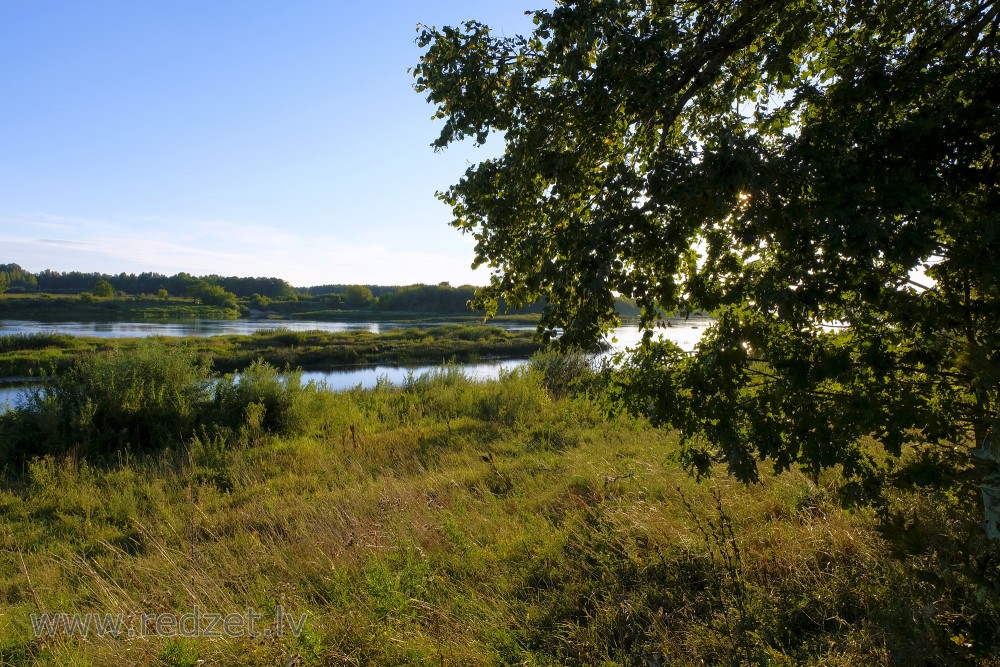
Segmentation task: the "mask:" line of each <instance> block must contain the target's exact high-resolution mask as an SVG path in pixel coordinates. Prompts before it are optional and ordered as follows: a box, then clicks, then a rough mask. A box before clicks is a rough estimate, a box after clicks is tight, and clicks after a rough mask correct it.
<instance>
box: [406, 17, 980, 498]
mask: <svg viewBox="0 0 1000 667" xmlns="http://www.w3.org/2000/svg"><path fill="white" fill-rule="evenodd" d="M533 17H534V23H535V29H534V32H533V33H532V34H531V35H528V36H515V37H506V36H497V35H494V34H493V33H492V32H491V31H490V29H489V27H488V26H486V25H483V24H480V23H477V22H467V23H465V24H463V25H461V26H460V27H457V28H447V27H446V28H443V29H435V28H421V32H420V34H419V38H418V43H419V44H420V45H421V46H422V47H424V49H425V51H424V53H423V55H422V57H421V59H420V62H419V64H418V65H417V66H416V67H415V68H414V75H415V76H416V77H417V79H416V89H417V90H418V91H421V92H425V93H427V94H428V100H429V101H430V102H432V103H433V104H435V105H436V114H435V115H436V117H437V118H439V119H443V121H444V123H443V129H442V131H441V134H440V137H439V138H438V139H437V141H436V142H435V144H434V146H435V147H436V148H444V147H446V146H448V145H449V144H451V143H452V142H455V141H459V140H463V139H465V138H473V139H474V140H475V141H477V142H479V143H482V142H484V141H487V140H488V139H489V137H490V136H491V135H492V134H494V133H496V134H497V135H499V136H500V137H501V139H500V140H505V151H504V153H503V155H502V156H501V157H499V158H496V159H489V160H484V161H483V162H481V163H479V164H477V165H474V166H472V167H470V168H469V169H468V170H467V172H466V173H465V175H464V177H463V178H462V179H461V181H460V182H459V183H457V184H456V185H454V186H453V187H451V188H450V189H449V190H448V191H446V192H443V193H440V194H439V196H440V197H441V198H442V199H443V200H444V201H446V202H447V203H448V204H450V205H451V207H452V209H453V212H454V222H453V224H454V225H455V226H456V227H457V228H459V229H460V230H462V231H463V232H466V233H469V234H472V235H473V237H474V238H475V240H476V263H477V264H485V265H487V266H488V267H490V268H491V269H492V278H491V283H490V285H489V286H488V287H487V288H485V289H484V290H483V291H482V292H481V294H480V296H479V299H480V301H481V304H480V305H485V306H489V305H490V304H495V303H496V300H497V299H499V298H503V299H505V300H506V301H507V302H508V303H511V304H514V305H518V304H520V303H522V302H528V301H534V300H538V299H544V302H545V303H546V307H545V311H544V314H543V318H542V323H541V330H542V332H543V333H544V334H549V335H551V334H552V333H553V332H555V331H556V330H557V329H561V330H562V331H563V334H562V337H561V339H560V340H561V342H562V343H563V344H582V343H587V342H590V341H591V340H593V339H595V338H596V337H597V336H598V335H599V334H600V333H601V332H602V331H605V330H606V329H607V328H608V327H610V326H612V325H614V324H615V323H616V321H617V316H616V313H615V311H614V297H615V295H616V294H622V295H624V296H626V297H630V298H634V299H636V300H637V301H638V303H639V305H640V306H641V307H642V314H643V322H644V324H645V325H646V326H647V327H648V328H650V329H652V328H654V327H655V325H656V323H657V321H658V319H659V318H660V317H661V315H662V314H663V313H669V312H675V311H684V310H690V309H695V308H699V309H707V310H710V311H713V312H715V313H717V324H716V326H715V328H714V331H713V332H712V333H711V334H710V335H708V336H706V338H705V339H704V340H703V341H702V343H701V345H700V346H699V347H698V349H697V350H696V352H695V354H694V355H693V356H691V357H690V358H688V357H687V356H686V355H683V354H680V353H679V351H678V350H676V349H671V348H669V346H662V345H661V346H652V345H651V346H649V347H648V348H647V350H646V351H645V352H644V353H643V354H641V355H639V356H638V357H637V358H636V359H635V360H634V361H633V364H632V366H631V372H632V373H633V375H634V377H635V378H636V380H637V381H636V382H634V383H632V384H631V385H630V386H629V387H628V388H627V391H626V398H627V399H628V400H629V401H630V402H631V403H632V405H634V406H637V407H639V408H641V409H643V410H645V411H647V413H648V414H650V415H651V416H652V417H653V418H654V419H656V420H658V421H660V422H662V423H666V424H671V425H673V426H675V427H678V428H680V429H681V431H682V432H683V434H684V436H685V442H686V443H687V453H688V456H689V459H690V461H692V462H693V463H696V464H701V465H706V464H708V463H709V462H710V461H712V460H713V459H720V458H721V459H723V460H725V461H726V462H727V463H728V464H729V466H730V468H731V469H732V470H733V471H734V472H735V473H737V474H738V475H740V476H741V477H743V478H745V479H752V478H754V477H755V476H756V474H757V462H758V461H759V460H763V459H768V460H771V461H773V462H774V463H775V465H776V466H777V467H778V468H784V467H788V466H792V465H803V466H805V467H806V468H808V469H810V470H814V471H815V470H819V469H821V468H823V467H825V466H830V465H835V464H842V465H843V466H844V468H845V470H846V472H847V473H848V474H849V475H851V474H856V473H863V472H865V471H866V470H870V469H871V468H872V466H873V460H872V457H871V452H872V450H871V448H870V447H863V446H862V445H861V443H862V442H863V441H867V438H869V437H873V438H874V439H875V440H876V441H878V442H880V443H881V444H882V446H883V447H884V448H885V449H886V450H888V451H889V452H890V453H893V454H898V453H899V451H900V449H901V447H902V446H903V445H904V444H905V443H906V441H908V440H913V439H918V440H920V441H921V442H944V441H951V442H961V443H967V449H968V450H971V449H973V448H979V449H978V452H979V461H980V463H979V465H980V466H981V469H980V479H981V480H982V481H984V482H985V484H984V486H983V488H984V498H985V499H986V503H987V506H989V505H990V504H991V503H992V502H994V496H993V495H991V494H992V492H991V491H990V484H991V483H993V484H996V480H995V479H992V480H991V478H990V475H991V474H992V472H991V470H990V468H989V466H990V465H992V463H991V462H990V459H991V458H992V459H994V460H996V459H997V457H996V454H995V452H996V451H997V445H995V444H994V442H995V438H996V437H997V436H1000V434H995V433H994V431H995V430H996V429H997V425H998V382H1000V365H998V362H1000V358H998V352H1000V350H998V335H1000V329H998V323H1000V320H998V317H997V316H998V310H1000V291H998V290H1000V280H998V279H1000V218H998V215H1000V189H998V158H1000V155H998V152H1000V148H998V142H1000V111H998V108H1000V53H998V40H997V29H998V26H1000V7H998V4H997V2H996V0H980V1H947V0H916V1H914V0H885V1H880V0H855V1H851V0H832V1H822V2H820V1H817V0H744V1H736V0H690V1H670V0H641V1H640V0H580V1H577V2H572V1H563V2H558V3H556V5H555V7H554V8H552V9H550V10H543V11H536V12H533ZM640 380H641V381H640ZM991 450H992V452H993V454H991Z"/></svg>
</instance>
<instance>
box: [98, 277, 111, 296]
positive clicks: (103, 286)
mask: <svg viewBox="0 0 1000 667" xmlns="http://www.w3.org/2000/svg"><path fill="white" fill-rule="evenodd" d="M93 292H94V296H100V297H109V296H114V295H115V288H114V287H112V285H111V283H109V282H108V281H107V280H98V281H97V283H96V284H95V285H94V290H93Z"/></svg>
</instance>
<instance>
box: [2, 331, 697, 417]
mask: <svg viewBox="0 0 1000 667" xmlns="http://www.w3.org/2000/svg"><path fill="white" fill-rule="evenodd" d="M434 324H439V323H427V322H419V323H415V322H403V321H382V322H373V321H357V322H320V321H308V320H192V321H181V322H33V321H28V320H0V336H4V335H12V334H32V333H43V332H44V333H67V334H71V335H74V336H97V337H105V338H141V337H148V336H221V335H227V334H243V335H249V334H252V333H254V332H255V331H260V330H269V331H270V330H274V329H288V330H292V331H314V330H319V331H334V332H336V331H369V332H372V333H379V332H382V331H388V330H391V329H396V328H400V327H413V326H420V327H427V326H434ZM491 324H493V325H495V326H500V327H503V328H505V329H509V330H511V331H516V330H522V331H523V330H533V329H534V328H535V327H534V325H531V324H525V323H523V322H518V323H509V322H508V323H505V322H491ZM710 324H711V320H709V319H706V318H692V319H689V320H683V319H675V320H669V321H668V326H665V327H664V328H662V329H657V335H658V336H661V337H663V338H665V339H667V340H671V341H673V342H675V343H677V345H679V346H680V347H681V349H683V350H688V351H690V350H692V349H694V346H695V345H696V344H697V343H698V341H699V340H700V339H701V336H702V334H703V333H704V332H705V330H706V329H707V328H708V326H709V325H710ZM641 338H642V333H641V331H640V330H639V327H638V326H636V325H634V324H633V325H625V326H622V327H619V328H617V329H615V330H614V331H613V332H612V333H611V335H610V336H609V337H608V342H609V343H610V344H611V350H612V352H615V351H619V350H624V349H626V348H630V347H635V346H636V345H638V344H639V342H640V340H641ZM524 363H525V360H524V359H507V360H503V361H486V362H480V363H470V364H464V365H463V367H462V369H463V371H464V372H465V373H466V375H468V376H469V377H470V378H473V379H475V380H490V379H495V378H496V377H497V376H498V375H499V374H500V372H501V371H502V370H510V369H513V368H516V367H518V366H520V365H522V364H524ZM438 368H440V365H439V364H424V365H417V366H361V367H357V368H348V369H339V370H326V371H304V372H303V373H302V380H303V382H310V381H312V382H316V383H317V384H319V385H323V386H325V387H326V388H328V389H330V390H333V391H341V390H344V389H351V388H354V387H358V386H361V387H365V388H370V387H374V386H375V383H376V382H378V380H379V378H385V379H386V380H388V381H389V382H391V383H393V384H398V383H400V382H402V381H404V380H405V379H406V378H407V377H408V376H409V375H410V374H413V375H420V374H422V373H427V372H432V371H434V370H435V369H438ZM22 389H23V387H19V386H6V387H3V386H0V412H2V411H3V410H5V409H6V407H7V406H8V405H9V406H11V407H13V406H16V405H17V404H18V403H19V401H20V400H21V396H22Z"/></svg>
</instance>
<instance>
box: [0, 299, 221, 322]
mask: <svg viewBox="0 0 1000 667" xmlns="http://www.w3.org/2000/svg"><path fill="white" fill-rule="evenodd" d="M239 316H240V311H239V310H237V309H235V308H223V307H219V306H207V305H203V304H199V303H195V301H194V300H193V299H182V298H177V297H170V298H169V299H157V298H153V297H132V296H127V297H105V298H100V297H90V298H89V299H81V298H80V296H79V295H77V294H4V295H2V296H0V319H10V320H38V321H42V322H68V321H88V322H89V321H114V320H121V321H128V320H140V321H141V320H165V319H172V320H173V319H204V320H235V319H237V318H238V317H239Z"/></svg>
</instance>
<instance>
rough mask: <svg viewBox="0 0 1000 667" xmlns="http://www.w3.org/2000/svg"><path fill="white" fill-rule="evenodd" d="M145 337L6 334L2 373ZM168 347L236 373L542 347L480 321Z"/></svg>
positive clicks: (18, 373)
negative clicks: (256, 365) (263, 365)
mask: <svg viewBox="0 0 1000 667" xmlns="http://www.w3.org/2000/svg"><path fill="white" fill-rule="evenodd" d="M145 340H146V339H142V338H133V339H129V338H117V339H109V338H96V337H84V336H64V335H58V334H31V335H15V336H0V377H25V376H29V375H38V374H39V373H40V372H42V371H45V370H47V369H51V368H55V369H57V370H59V369H66V368H69V367H70V366H71V365H72V364H73V363H74V362H75V361H77V360H78V359H80V358H82V357H84V356H86V355H87V354H90V353H93V352H107V351H110V350H116V349H117V350H123V351H128V350H135V349H137V348H138V347H141V346H142V345H143V344H144V341H145ZM160 344H162V345H163V346H164V347H165V348H166V349H183V350H187V351H190V352H191V353H193V354H196V355H198V356H200V357H202V358H204V359H206V360H207V362H208V363H209V364H210V365H211V366H212V367H213V368H214V369H215V370H217V371H220V372H232V371H237V370H242V369H244V368H247V367H249V366H250V364H251V363H253V362H254V361H256V360H258V359H262V360H264V361H267V362H268V363H270V364H271V365H274V366H278V367H282V368H284V367H285V366H290V367H293V368H294V367H299V368H303V369H307V370H316V369H332V368H340V367H344V366H353V365H364V364H416V363H440V362H441V361H443V360H450V359H454V360H457V361H473V360H476V359H481V358H517V357H520V358H525V357H528V356H530V355H531V354H532V353H533V352H535V351H536V350H538V349H539V348H540V345H539V344H538V343H536V342H535V341H534V340H533V334H532V332H528V331H506V330H504V329H502V328H500V327H493V326H486V325H481V324H474V325H461V324H448V325H441V326H430V327H412V328H403V329H392V330H390V331H387V332H385V333H381V334H373V333H369V332H363V331H349V332H339V333H331V332H322V331H287V330H278V331H261V332H258V333H256V334H253V335H250V336H241V335H229V336H210V337H197V336H191V337H184V338H162V339H161V340H160Z"/></svg>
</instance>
